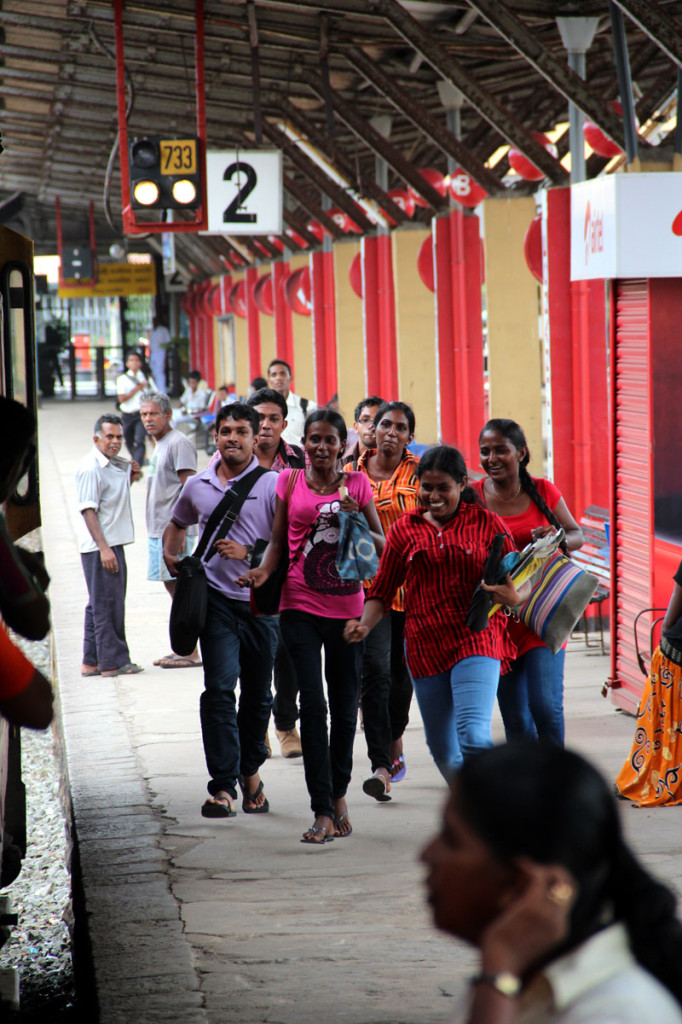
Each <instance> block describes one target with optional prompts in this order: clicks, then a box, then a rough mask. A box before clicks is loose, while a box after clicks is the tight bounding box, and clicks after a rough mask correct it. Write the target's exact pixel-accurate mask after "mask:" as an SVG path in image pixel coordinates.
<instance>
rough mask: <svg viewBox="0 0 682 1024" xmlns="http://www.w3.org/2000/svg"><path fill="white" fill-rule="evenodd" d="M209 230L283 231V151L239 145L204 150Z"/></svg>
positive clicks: (235, 232)
mask: <svg viewBox="0 0 682 1024" xmlns="http://www.w3.org/2000/svg"><path fill="white" fill-rule="evenodd" d="M206 191H207V194H208V233H209V234H217V233H219V234H225V235H270V234H272V235H276V234H280V233H281V231H282V154H281V152H280V151H279V150H263V149H253V150H248V149H240V150H226V151H225V152H208V153H207V154H206Z"/></svg>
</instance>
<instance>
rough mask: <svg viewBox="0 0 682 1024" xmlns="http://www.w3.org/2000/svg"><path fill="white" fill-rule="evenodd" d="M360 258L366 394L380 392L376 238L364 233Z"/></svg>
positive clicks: (377, 393) (378, 393)
mask: <svg viewBox="0 0 682 1024" xmlns="http://www.w3.org/2000/svg"><path fill="white" fill-rule="evenodd" d="M360 253H361V258H362V327H363V333H364V341H365V379H366V380H367V394H368V395H380V394H381V367H380V358H379V334H378V329H377V325H378V322H379V285H378V266H377V264H378V260H377V240H376V238H375V237H374V236H368V235H364V236H363V238H362V242H361V245H360Z"/></svg>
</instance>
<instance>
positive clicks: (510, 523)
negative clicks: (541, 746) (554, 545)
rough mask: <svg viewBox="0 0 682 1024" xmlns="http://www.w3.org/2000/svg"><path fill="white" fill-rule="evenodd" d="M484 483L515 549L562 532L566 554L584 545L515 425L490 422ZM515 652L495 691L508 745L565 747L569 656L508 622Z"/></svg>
mask: <svg viewBox="0 0 682 1024" xmlns="http://www.w3.org/2000/svg"><path fill="white" fill-rule="evenodd" d="M478 444H479V451H480V460H481V466H482V467H483V469H484V470H485V472H486V476H485V477H484V478H483V480H477V481H476V483H475V484H474V485H473V486H474V487H475V489H476V490H477V492H478V494H479V496H480V498H481V500H482V501H483V503H484V504H485V505H487V507H488V508H489V509H490V510H491V512H497V514H498V516H501V518H502V519H504V521H505V525H506V526H507V527H508V529H509V531H510V532H511V534H512V536H513V538H514V541H515V543H516V546H517V548H518V549H519V550H522V549H523V548H524V547H525V546H526V544H530V542H531V540H535V539H537V538H538V537H542V536H544V535H545V534H548V533H551V532H552V531H553V530H555V529H559V527H563V529H564V531H565V533H566V540H565V544H566V550H567V552H568V551H577V550H578V548H581V547H582V546H583V544H584V541H585V538H584V537H583V532H582V530H581V529H580V527H579V526H578V524H577V523H576V521H575V519H574V518H573V516H572V515H571V513H570V512H569V511H568V508H567V506H566V502H565V501H564V499H563V498H562V497H561V492H560V491H559V490H557V488H556V487H555V486H554V484H553V483H551V482H550V481H549V480H543V479H542V478H540V477H532V476H531V475H530V474H529V472H528V470H527V469H526V467H527V465H528V463H529V461H530V453H529V451H528V442H527V441H526V437H525V434H524V433H523V430H522V429H521V427H520V426H519V424H518V423H516V422H515V421H514V420H507V419H494V420H489V421H488V422H487V423H486V425H485V426H484V427H483V430H482V431H481V434H480V437H479V439H478ZM509 633H510V636H511V638H512V640H513V641H514V643H515V644H516V646H517V655H516V659H515V661H514V663H513V665H512V668H511V671H509V672H508V673H506V674H505V675H503V676H501V677H500V685H499V688H498V691H497V698H498V703H499V705H500V711H501V712H502V719H503V721H504V728H505V732H506V734H507V739H508V740H511V739H517V738H519V737H521V736H525V737H529V738H533V737H539V738H540V739H546V740H549V741H550V742H551V743H555V744H556V745H557V746H559V747H562V746H563V745H564V659H565V656H566V651H565V650H560V651H557V653H556V654H552V652H551V651H550V649H549V648H548V647H547V646H546V645H545V644H544V643H543V642H542V640H541V639H540V638H539V637H538V636H536V635H535V633H533V632H531V630H529V629H527V628H526V626H524V625H523V623H521V622H519V621H518V620H517V619H514V618H510V619H509Z"/></svg>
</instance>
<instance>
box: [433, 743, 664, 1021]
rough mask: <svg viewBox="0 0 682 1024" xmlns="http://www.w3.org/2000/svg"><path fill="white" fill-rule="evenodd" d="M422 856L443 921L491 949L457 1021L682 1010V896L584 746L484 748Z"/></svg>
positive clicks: (629, 1016)
mask: <svg viewBox="0 0 682 1024" xmlns="http://www.w3.org/2000/svg"><path fill="white" fill-rule="evenodd" d="M422 860H423V861H424V863H425V864H426V866H427V868H428V877H427V888H428V890H429V902H430V903H431V906H432V909H433V915H434V920H435V923H436V925H437V926H438V927H439V928H442V929H443V930H444V931H447V932H450V933H451V934H452V935H456V936H457V937H458V938H461V939H465V940H466V941H467V942H469V943H471V944H472V945H474V946H477V947H478V949H479V952H480V972H479V973H478V974H477V975H476V976H475V977H474V978H473V979H472V983H471V990H470V993H469V996H468V999H467V1001H466V1005H463V1006H461V1008H460V1010H461V1012H459V1013H458V1014H457V1015H456V1016H455V1017H454V1018H453V1022H458V1024H459V1022H462V1024H463V1022H466V1024H517V1022H518V1024H550V1022H551V1024H558V1022H561V1024H641V1022H642V1021H652V1022H653V1021H655V1022H656V1024H680V1022H682V1007H681V1005H680V1004H681V1003H682V969H681V967H680V965H681V964H682V924H681V923H680V921H679V920H678V919H677V918H676V917H675V902H676V900H675V896H674V895H673V893H672V892H671V891H670V890H669V889H668V888H667V887H666V886H664V885H662V884H661V883H660V882H657V881H656V880H655V879H654V878H652V876H651V875H649V873H648V872H647V871H646V870H645V869H644V868H643V867H642V865H641V864H639V863H638V861H637V860H636V859H635V857H634V855H633V853H632V852H631V851H630V849H629V848H628V847H627V846H626V844H625V841H624V839H623V837H622V835H621V828H620V822H619V818H618V811H617V808H616V804H615V801H614V799H613V797H612V794H611V791H610V789H609V788H608V786H607V784H606V782H605V781H604V780H603V779H602V777H601V776H600V775H599V773H598V772H597V771H596V770H595V769H594V768H593V767H592V766H591V765H590V764H588V763H587V762H586V761H585V760H584V759H583V758H582V757H580V756H579V755H578V754H575V753H573V752H571V751H567V750H563V749H561V748H559V747H555V746H550V745H545V744H543V743H530V742H526V741H517V742H515V743H513V744H510V745H507V746H500V747H494V748H493V749H490V750H485V751H482V752H481V753H479V754H476V755H474V756H473V757H471V758H470V759H469V760H468V761H467V762H465V764H464V765H463V767H462V768H461V769H460V770H459V771H458V772H457V774H456V776H455V778H454V781H453V783H452V787H451V794H450V797H449V799H448V802H447V804H446V807H445V811H444V815H443V827H442V831H441V832H440V834H439V835H438V836H436V837H435V838H434V839H433V840H432V841H431V842H430V843H429V845H428V846H427V847H426V848H425V850H424V852H423V854H422Z"/></svg>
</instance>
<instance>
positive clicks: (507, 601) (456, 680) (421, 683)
mask: <svg viewBox="0 0 682 1024" xmlns="http://www.w3.org/2000/svg"><path fill="white" fill-rule="evenodd" d="M417 476H418V477H419V503H420V507H419V508H417V509H414V510H413V511H410V512H406V513H405V514H404V515H403V516H401V517H400V519H398V520H397V522H396V523H395V524H394V525H393V526H392V527H391V530H390V532H389V534H388V537H387V540H386V547H385V548H384V553H383V555H382V557H381V564H380V566H379V572H378V574H377V576H376V578H375V580H374V583H373V584H372V586H371V588H370V590H369V593H368V595H367V601H366V602H365V607H364V611H363V613H362V617H361V618H360V619H359V620H357V619H354V620H351V621H350V622H348V623H347V625H346V629H345V632H344V636H345V638H346V640H348V641H349V642H351V643H357V642H359V641H361V640H364V638H365V637H366V636H367V634H368V633H369V631H370V630H371V629H372V627H373V626H375V625H376V624H377V623H378V622H379V621H380V620H381V618H382V616H383V615H384V614H385V612H386V611H387V610H388V609H390V608H391V605H392V604H393V600H394V598H395V595H396V593H397V591H398V588H399V587H400V586H401V585H402V584H403V583H404V584H405V654H406V658H407V664H408V668H409V670H410V674H411V676H412V680H413V682H414V689H415V693H416V695H417V700H418V702H419V709H420V711H421V715H422V720H423V722H424V729H425V732H426V741H427V743H428V745H429V749H430V751H431V754H432V756H433V759H434V761H435V762H436V765H437V767H438V768H439V770H440V771H441V773H442V774H443V776H444V777H445V778H446V779H447V780H449V779H450V777H451V775H452V773H453V772H454V771H456V770H457V769H458V768H459V767H460V766H461V764H462V762H463V761H464V760H465V759H466V758H467V757H469V756H470V755H471V754H473V753H474V752H475V751H477V750H482V749H485V748H487V747H490V746H492V737H491V730H490V723H491V719H492V713H493V707H494V705H495V698H496V695H497V684H498V680H499V676H500V664H501V663H504V664H506V663H507V662H508V660H509V659H510V658H511V657H513V654H514V651H513V648H512V647H511V646H510V645H509V642H508V640H507V630H506V619H505V616H504V615H503V614H501V613H500V612H497V613H496V614H495V615H493V616H492V618H491V619H490V621H489V624H488V628H487V629H485V630H483V631H482V632H480V633H474V632H472V631H471V630H470V629H469V627H468V626H467V624H466V620H467V614H468V610H469V605H470V602H471V598H472V596H473V593H474V590H475V589H476V586H477V585H478V583H480V582H481V579H482V576H483V567H484V564H485V560H486V558H487V555H488V551H489V549H490V546H491V544H492V542H493V539H494V537H495V534H498V533H502V534H504V535H505V538H506V539H505V543H504V547H503V553H506V552H508V551H512V550H514V543H513V541H512V538H511V535H510V534H509V531H508V530H507V528H506V526H505V525H504V523H503V522H502V520H501V519H500V518H499V517H498V516H496V515H495V514H494V513H493V512H489V511H488V509H486V508H485V507H484V506H483V505H481V504H480V502H479V501H478V499H477V498H476V496H475V494H474V493H473V491H472V490H471V489H470V488H469V487H468V486H467V475H466V466H465V464H464V459H463V458H462V456H461V454H460V453H459V452H458V451H457V450H456V449H455V448H450V447H448V446H445V445H443V446H442V447H438V448H431V449H430V450H429V451H428V452H426V454H425V455H424V456H423V458H422V460H421V462H420V464H419V467H418V469H417ZM486 589H488V590H489V591H490V592H491V593H492V595H493V599H494V601H495V602H499V603H500V604H502V605H511V606H515V605H518V604H522V603H523V601H524V600H526V599H527V597H528V595H529V592H530V585H529V584H524V586H523V587H521V588H520V589H519V590H518V591H517V590H516V589H515V587H514V584H513V583H512V581H511V579H510V577H509V576H507V577H506V580H505V582H504V583H502V584H498V585H497V586H496V587H494V588H493V587H487V588H486Z"/></svg>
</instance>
